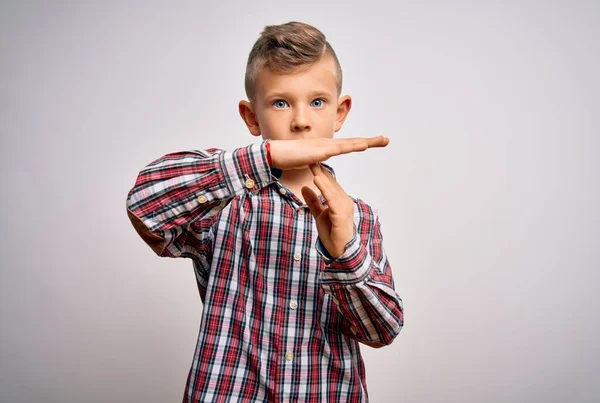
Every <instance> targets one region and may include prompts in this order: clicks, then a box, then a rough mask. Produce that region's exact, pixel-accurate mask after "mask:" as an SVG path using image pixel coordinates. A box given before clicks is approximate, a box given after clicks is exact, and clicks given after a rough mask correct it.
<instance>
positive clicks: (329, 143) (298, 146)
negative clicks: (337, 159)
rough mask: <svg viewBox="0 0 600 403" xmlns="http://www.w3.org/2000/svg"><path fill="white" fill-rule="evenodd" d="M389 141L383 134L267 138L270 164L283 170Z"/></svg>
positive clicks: (384, 144)
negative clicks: (269, 149)
mask: <svg viewBox="0 0 600 403" xmlns="http://www.w3.org/2000/svg"><path fill="white" fill-rule="evenodd" d="M389 142H390V139H389V138H387V137H384V136H377V137H350V138H339V139H334V138H324V137H323V138H315V139H295V140H269V143H270V147H271V162H272V166H273V167H274V168H279V169H284V170H285V169H297V168H305V167H306V166H307V165H309V164H315V163H318V162H323V161H327V160H328V159H329V158H331V157H333V156H336V155H340V154H348V153H351V152H360V151H365V150H367V149H369V148H373V147H385V146H387V145H388V144H389Z"/></svg>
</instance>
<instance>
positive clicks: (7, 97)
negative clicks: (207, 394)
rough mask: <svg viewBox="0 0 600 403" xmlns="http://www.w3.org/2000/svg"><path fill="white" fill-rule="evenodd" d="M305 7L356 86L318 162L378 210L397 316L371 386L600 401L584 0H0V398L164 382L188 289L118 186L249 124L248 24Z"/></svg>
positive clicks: (122, 392) (595, 62)
mask: <svg viewBox="0 0 600 403" xmlns="http://www.w3.org/2000/svg"><path fill="white" fill-rule="evenodd" d="M293 20H296V21H303V22H307V23H309V24H312V25H315V26H316V27H318V28H319V29H321V30H322V31H323V32H324V33H325V35H326V36H327V38H328V40H329V41H330V42H331V44H332V45H333V47H334V49H335V50H336V52H337V54H338V56H339V59H340V62H341V64H342V68H343V70H344V84H343V93H344V94H350V95H351V96H352V97H353V100H354V104H353V108H352V110H351V112H350V114H349V116H348V119H347V121H346V123H345V126H344V127H343V129H342V130H341V131H340V132H339V133H338V135H339V136H342V137H355V136H376V135H379V134H383V135H386V136H388V137H390V139H391V143H390V145H389V146H388V147H387V148H385V149H376V150H368V151H367V152H364V153H354V154H351V155H345V156H340V157H335V158H333V159H331V160H329V162H330V163H331V165H332V166H334V168H335V169H336V173H337V175H338V179H339V182H340V183H341V184H342V186H343V187H344V188H345V189H346V192H347V193H348V194H351V195H354V196H356V197H360V198H362V199H363V200H365V201H367V202H368V203H370V204H371V205H372V206H374V207H375V208H378V209H379V214H380V217H381V222H382V232H383V235H384V244H385V247H386V250H387V253H388V257H389V260H390V263H391V265H392V268H393V274H394V278H395V282H396V289H397V291H398V293H399V294H400V296H401V297H402V299H403V301H404V308H405V326H404V328H403V330H402V331H401V333H400V335H399V336H398V338H397V339H396V340H395V341H394V343H393V344H392V345H391V346H388V347H385V348H382V349H372V348H369V347H367V346H363V348H362V351H363V354H364V358H365V363H366V369H367V383H368V389H369V392H370V397H371V401H372V402H383V403H387V402H391V403H395V402H411V403H421V402H422V403H433V402H592V401H598V400H599V399H600V386H599V384H598V382H597V381H598V373H599V370H600V368H599V367H600V364H599V363H600V351H599V350H600V347H599V343H598V337H599V332H598V330H599V327H600V319H599V315H598V302H597V293H598V290H599V284H600V274H599V269H600V267H599V266H600V252H599V249H600V230H599V226H600V214H599V212H598V208H599V206H600V192H599V184H600V169H599V168H600V167H599V163H598V159H597V154H598V152H599V151H600V140H599V135H600V133H599V129H600V123H599V120H598V119H599V115H600V104H599V98H598V94H599V93H600V80H599V79H598V72H599V71H600V63H599V58H600V49H599V46H598V38H599V37H600V3H598V2H596V1H588V2H584V1H539V2H533V1H504V2H492V1H479V2H477V1H453V2H450V1H448V2H443V1H420V2H409V1H395V2H391V1H374V0H371V1H367V2H365V1H356V2H348V1H344V2H342V1H340V2H334V1H302V2H275V1H273V2H271V1H255V2H251V1H230V2H228V1H222V2H202V1H196V2H167V1H163V2H158V1H153V2H150V1H138V2H135V1H119V2H117V1H103V2H100V1H73V2H60V1H54V2H42V1H40V2H31V1H14V2H6V1H3V2H1V3H0V69H1V76H0V93H1V95H0V132H1V134H2V136H1V144H0V149H1V154H0V156H1V159H0V168H1V172H2V191H1V195H2V197H1V198H0V204H1V209H0V217H1V227H0V229H1V232H0V237H1V242H0V265H1V272H0V275H1V278H0V326H1V333H0V401H2V402H15V403H16V402H34V401H35V402H37V401H44V402H61V403H71V402H73V403H74V402H142V401H144V402H177V401H181V398H182V395H183V390H184V385H185V380H186V376H187V373H188V370H189V367H190V364H191V360H192V357H193V352H194V348H195V343H196V338H197V333H198V328H199V323H200V322H199V321H200V315H201V312H202V304H201V301H200V297H199V295H198V291H197V288H196V284H195V279H194V274H193V269H192V262H191V261H189V260H184V259H181V260H180V259H168V258H159V257H157V256H156V255H155V254H154V253H153V252H152V251H151V249H150V248H149V247H148V246H147V245H146V244H145V243H144V242H143V241H142V240H141V238H139V237H138V235H137V234H136V232H135V230H134V229H133V227H132V226H131V224H130V222H129V220H128V218H127V215H126V211H125V199H126V196H127V193H128V191H129V190H130V189H131V187H132V186H133V184H134V182H135V179H136V177H137V174H138V173H139V171H140V170H141V169H142V168H143V167H144V166H146V165H147V164H148V163H150V162H151V161H153V160H154V159H156V158H158V157H160V156H162V155H164V154H167V153H169V152H174V151H181V150H189V149H201V148H208V147H219V148H223V149H233V148H236V147H240V146H245V145H248V144H250V143H253V142H256V141H260V140H259V139H257V138H254V137H252V136H251V135H250V133H249V132H248V130H247V128H246V127H245V126H244V124H243V122H242V120H241V119H240V117H239V115H238V111H237V103H238V101H239V100H240V99H245V93H244V87H243V76H244V69H245V63H246V60H247V56H248V53H249V51H250V48H251V47H252V44H253V43H254V41H255V40H256V39H257V38H258V35H259V34H260V32H261V31H262V29H263V28H264V27H265V26H266V25H271V24H281V23H284V22H288V21H293Z"/></svg>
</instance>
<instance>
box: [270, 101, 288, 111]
mask: <svg viewBox="0 0 600 403" xmlns="http://www.w3.org/2000/svg"><path fill="white" fill-rule="evenodd" d="M273 105H274V106H275V107H276V108H277V109H281V108H285V106H286V105H287V102H285V101H284V100H283V99H278V100H276V101H274V102H273Z"/></svg>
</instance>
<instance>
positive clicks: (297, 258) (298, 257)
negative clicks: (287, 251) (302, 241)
mask: <svg viewBox="0 0 600 403" xmlns="http://www.w3.org/2000/svg"><path fill="white" fill-rule="evenodd" d="M301 257H302V256H301V255H300V253H298V252H296V254H295V255H294V260H295V261H298V260H300V258H301Z"/></svg>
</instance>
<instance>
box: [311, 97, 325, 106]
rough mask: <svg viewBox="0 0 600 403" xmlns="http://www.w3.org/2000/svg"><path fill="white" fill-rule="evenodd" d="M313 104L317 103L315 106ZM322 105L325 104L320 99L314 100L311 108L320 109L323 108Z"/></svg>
mask: <svg viewBox="0 0 600 403" xmlns="http://www.w3.org/2000/svg"><path fill="white" fill-rule="evenodd" d="M315 102H318V105H315ZM324 103H325V101H324V100H322V99H320V98H319V99H315V100H314V101H313V106H316V107H317V108H320V107H321V106H323V104H324Z"/></svg>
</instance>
